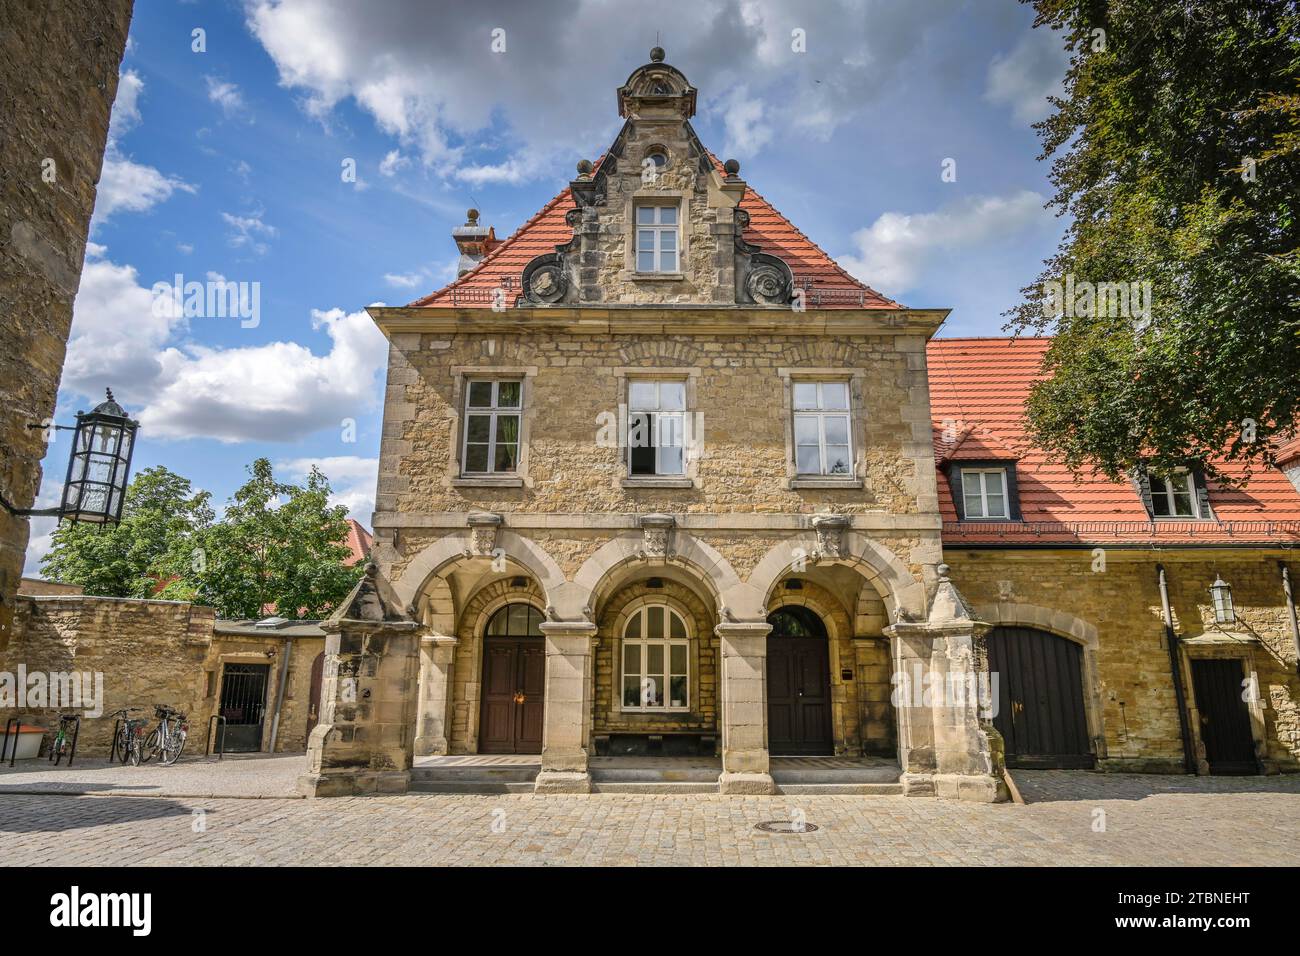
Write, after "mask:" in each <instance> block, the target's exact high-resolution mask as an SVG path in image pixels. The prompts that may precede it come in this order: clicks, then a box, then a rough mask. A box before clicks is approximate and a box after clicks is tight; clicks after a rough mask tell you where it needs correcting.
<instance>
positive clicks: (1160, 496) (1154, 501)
mask: <svg viewBox="0 0 1300 956" xmlns="http://www.w3.org/2000/svg"><path fill="white" fill-rule="evenodd" d="M1150 481H1151V513H1152V514H1153V515H1154V516H1155V517H1157V518H1199V517H1201V507H1200V500H1199V496H1198V495H1197V493H1196V479H1195V477H1194V476H1193V475H1192V473H1191V472H1190V471H1188V470H1187V469H1185V468H1180V469H1178V470H1176V471H1175V472H1174V473H1173V474H1172V475H1151V477H1150Z"/></svg>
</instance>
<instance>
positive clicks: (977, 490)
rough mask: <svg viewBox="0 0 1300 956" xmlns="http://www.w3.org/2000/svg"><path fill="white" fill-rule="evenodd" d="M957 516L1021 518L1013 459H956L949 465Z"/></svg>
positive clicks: (993, 519)
mask: <svg viewBox="0 0 1300 956" xmlns="http://www.w3.org/2000/svg"><path fill="white" fill-rule="evenodd" d="M948 485H949V487H950V488H951V489H952V500H953V504H954V505H955V506H956V509H957V517H958V518H959V519H960V520H962V521H1021V520H1023V519H1022V518H1021V515H1020V502H1019V499H1018V495H1019V492H1018V491H1017V489H1016V465H1015V462H1013V461H970V460H964V461H955V462H952V463H951V464H950V465H949V466H948Z"/></svg>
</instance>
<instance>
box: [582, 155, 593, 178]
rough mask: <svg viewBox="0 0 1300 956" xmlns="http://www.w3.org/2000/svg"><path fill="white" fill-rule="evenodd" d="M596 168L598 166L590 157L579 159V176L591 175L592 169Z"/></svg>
mask: <svg viewBox="0 0 1300 956" xmlns="http://www.w3.org/2000/svg"><path fill="white" fill-rule="evenodd" d="M595 168H596V167H595V166H594V165H593V164H592V162H591V160H589V159H580V160H578V175H579V176H590V175H591V171H592V170H593V169H595Z"/></svg>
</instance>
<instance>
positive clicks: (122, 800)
mask: <svg viewBox="0 0 1300 956" xmlns="http://www.w3.org/2000/svg"><path fill="white" fill-rule="evenodd" d="M205 812H206V813H212V812H214V811H213V810H212V809H210V808H205ZM192 816H193V812H192V808H190V807H188V806H185V805H184V804H182V803H180V802H178V801H175V800H169V799H166V798H161V797H160V798H158V799H156V800H140V799H138V798H136V797H91V796H78V795H74V794H66V795H65V794H60V795H57V796H43V797H36V796H32V797H26V798H22V797H18V796H12V795H10V796H0V834H3V833H62V832H67V831H72V830H81V829H95V828H97V827H102V826H106V825H110V824H114V823H140V822H143V821H147V820H160V819H164V818H168V817H186V818H189V817H192Z"/></svg>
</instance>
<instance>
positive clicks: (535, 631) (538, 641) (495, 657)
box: [478, 603, 546, 754]
mask: <svg viewBox="0 0 1300 956" xmlns="http://www.w3.org/2000/svg"><path fill="white" fill-rule="evenodd" d="M541 623H542V612H541V611H539V610H538V609H537V608H535V607H533V606H532V605H531V604H524V603H514V604H507V605H505V606H503V607H501V608H499V609H498V610H497V611H496V612H495V613H494V614H493V615H492V617H491V618H489V619H488V623H487V627H486V628H485V629H484V633H483V703H482V709H481V711H480V714H479V746H478V749H479V753H485V754H539V753H541V752H542V715H543V709H542V708H543V704H544V698H545V679H546V644H545V641H544V640H543V638H542V630H541Z"/></svg>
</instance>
